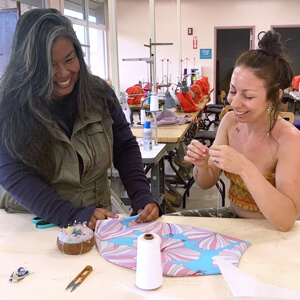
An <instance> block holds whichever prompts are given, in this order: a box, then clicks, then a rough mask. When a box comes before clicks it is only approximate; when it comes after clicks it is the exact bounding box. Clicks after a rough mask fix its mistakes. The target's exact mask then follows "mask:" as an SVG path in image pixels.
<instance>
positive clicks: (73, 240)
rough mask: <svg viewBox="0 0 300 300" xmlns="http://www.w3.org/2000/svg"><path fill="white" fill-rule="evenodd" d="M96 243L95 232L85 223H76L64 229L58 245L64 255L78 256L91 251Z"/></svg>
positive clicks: (59, 236) (60, 234)
mask: <svg viewBox="0 0 300 300" xmlns="http://www.w3.org/2000/svg"><path fill="white" fill-rule="evenodd" d="M94 242H95V240H94V232H93V231H92V230H91V229H90V228H88V227H87V225H86V224H85V223H84V224H81V223H74V224H73V225H72V226H68V227H67V228H63V229H62V231H61V232H60V233H59V235H58V237H57V242H56V244H57V247H58V249H59V250H61V251H62V252H63V253H65V254H70V255H77V254H82V253H85V252H87V251H89V250H91V249H92V247H93V246H94Z"/></svg>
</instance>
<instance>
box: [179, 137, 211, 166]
mask: <svg viewBox="0 0 300 300" xmlns="http://www.w3.org/2000/svg"><path fill="white" fill-rule="evenodd" d="M187 148H188V151H187V155H186V156H185V157H184V160H185V161H186V162H189V163H191V164H193V165H195V166H199V167H202V166H205V165H206V164H207V163H208V159H209V153H208V148H207V147H206V146H204V145H203V144H201V143H200V142H199V141H198V140H192V141H191V143H190V144H189V145H188V146H187Z"/></svg>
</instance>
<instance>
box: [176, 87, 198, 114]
mask: <svg viewBox="0 0 300 300" xmlns="http://www.w3.org/2000/svg"><path fill="white" fill-rule="evenodd" d="M177 98H178V100H179V103H180V106H181V107H182V110H183V111H184V112H194V111H197V110H199V109H200V108H199V107H197V106H196V105H195V102H194V100H193V98H192V94H191V92H190V91H189V92H187V93H182V92H181V91H180V92H178V94H177Z"/></svg>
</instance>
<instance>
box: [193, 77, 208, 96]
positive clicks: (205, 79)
mask: <svg viewBox="0 0 300 300" xmlns="http://www.w3.org/2000/svg"><path fill="white" fill-rule="evenodd" d="M195 84H197V85H198V86H199V87H200V89H201V93H202V95H208V94H209V90H210V85H209V82H208V77H206V76H202V77H201V79H200V80H196V81H195Z"/></svg>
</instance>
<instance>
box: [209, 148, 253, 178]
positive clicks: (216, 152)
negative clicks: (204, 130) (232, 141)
mask: <svg viewBox="0 0 300 300" xmlns="http://www.w3.org/2000/svg"><path fill="white" fill-rule="evenodd" d="M209 155H210V159H211V160H212V161H213V163H214V164H215V165H216V166H217V167H218V168H219V169H222V170H224V171H227V172H230V173H234V174H238V175H241V174H242V172H243V170H244V169H245V166H246V165H247V162H248V159H247V158H246V157H245V156H244V155H243V154H241V153H240V152H238V151H236V150H235V149H233V148H231V147H230V146H227V145H213V146H211V147H210V148H209Z"/></svg>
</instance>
